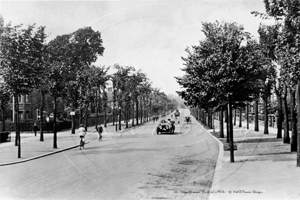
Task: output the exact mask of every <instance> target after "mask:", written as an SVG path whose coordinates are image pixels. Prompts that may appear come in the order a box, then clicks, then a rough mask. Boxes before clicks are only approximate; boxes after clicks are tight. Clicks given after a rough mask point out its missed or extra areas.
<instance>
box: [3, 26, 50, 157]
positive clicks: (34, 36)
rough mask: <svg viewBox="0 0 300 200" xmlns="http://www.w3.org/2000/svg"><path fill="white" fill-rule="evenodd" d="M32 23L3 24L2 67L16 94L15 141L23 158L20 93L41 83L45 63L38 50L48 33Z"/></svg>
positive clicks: (10, 90)
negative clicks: (24, 24) (40, 60)
mask: <svg viewBox="0 0 300 200" xmlns="http://www.w3.org/2000/svg"><path fill="white" fill-rule="evenodd" d="M37 30H38V31H35V25H29V26H28V27H26V28H22V25H18V26H11V25H10V24H8V25H7V26H5V27H4V28H3V32H2V34H1V39H0V42H1V44H0V54H1V59H2V61H1V71H2V73H3V78H4V82H5V84H6V85H7V89H8V91H9V92H10V93H11V94H13V96H14V105H15V113H16V116H15V124H16V141H15V144H16V145H17V146H18V158H21V136H20V123H19V105H18V102H19V100H18V99H19V95H22V94H28V93H29V92H30V91H31V90H32V89H33V88H36V87H37V85H38V84H39V79H37V78H36V77H38V76H39V74H40V72H41V71H42V66H40V65H39V59H38V55H37V52H38V51H39V46H40V44H42V43H43V40H44V39H45V37H44V36H45V35H44V34H43V35H44V36H43V37H40V33H43V32H44V27H38V28H37Z"/></svg>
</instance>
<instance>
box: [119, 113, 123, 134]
mask: <svg viewBox="0 0 300 200" xmlns="http://www.w3.org/2000/svg"><path fill="white" fill-rule="evenodd" d="M121 115H122V109H121V108H120V109H119V131H120V130H122V127H121V125H122V124H121V120H122V119H121Z"/></svg>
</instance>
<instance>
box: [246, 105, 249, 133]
mask: <svg viewBox="0 0 300 200" xmlns="http://www.w3.org/2000/svg"><path fill="white" fill-rule="evenodd" d="M246 115H247V117H246V118H247V129H249V104H248V103H247V106H246Z"/></svg>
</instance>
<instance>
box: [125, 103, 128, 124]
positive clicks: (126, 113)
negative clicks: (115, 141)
mask: <svg viewBox="0 0 300 200" xmlns="http://www.w3.org/2000/svg"><path fill="white" fill-rule="evenodd" d="M125 121H126V128H128V106H127V105H126V106H125Z"/></svg>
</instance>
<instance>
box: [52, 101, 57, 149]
mask: <svg viewBox="0 0 300 200" xmlns="http://www.w3.org/2000/svg"><path fill="white" fill-rule="evenodd" d="M56 101H57V97H56V96H54V110H53V112H54V114H53V115H54V117H53V148H54V149H57V127H56V115H57V112H56V110H57V102H56Z"/></svg>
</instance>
